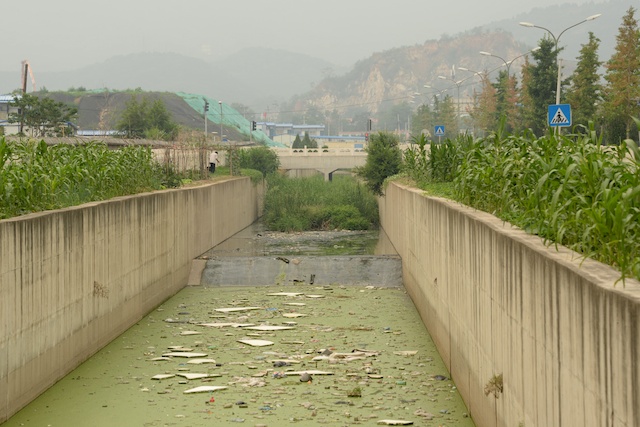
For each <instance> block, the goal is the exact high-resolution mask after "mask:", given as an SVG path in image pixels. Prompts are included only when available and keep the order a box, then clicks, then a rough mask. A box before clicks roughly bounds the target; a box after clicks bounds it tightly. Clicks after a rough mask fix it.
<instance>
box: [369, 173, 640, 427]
mask: <svg viewBox="0 0 640 427" xmlns="http://www.w3.org/2000/svg"><path fill="white" fill-rule="evenodd" d="M380 210H381V212H380V214H381V221H382V225H383V228H384V230H385V232H386V233H387V235H388V236H389V238H390V240H391V241H392V243H393V244H394V246H395V248H396V250H397V251H398V253H399V254H400V256H401V257H402V263H403V277H404V283H405V287H406V288H407V290H408V292H409V293H410V295H411V297H412V298H413V301H414V303H415V305H416V307H417V309H418V311H419V312H420V315H421V316H422V319H423V320H424V322H425V324H426V326H427V328H428V330H429V332H430V333H431V335H432V337H433V339H434V341H435V342H436V344H437V346H438V349H439V351H440V354H441V355H442V357H443V359H444V360H445V363H447V365H448V367H449V369H450V371H451V374H452V377H453V379H454V380H455V382H456V385H457V386H458V388H459V390H460V392H461V393H462V395H463V397H464V399H465V400H466V403H467V406H468V407H469V410H470V413H471V415H472V416H473V418H474V420H475V422H476V424H477V425H478V426H482V427H486V426H510V427H516V426H520V425H522V426H526V427H534V426H540V427H548V426H594V427H595V426H597V427H602V426H628V427H631V426H639V425H640V328H639V327H638V322H639V320H640V315H639V314H640V284H639V283H638V282H637V281H635V280H629V281H627V283H626V286H623V284H622V283H618V284H617V285H616V284H615V282H616V280H617V279H618V277H619V275H618V274H617V273H616V272H615V271H614V270H612V269H611V268H609V267H608V266H605V265H603V264H601V263H598V262H595V261H591V260H586V261H584V263H581V260H580V259H579V258H577V255H576V254H575V253H573V252H571V251H569V250H567V249H565V248H560V249H559V250H558V251H556V250H555V248H554V247H546V246H545V245H544V244H543V243H542V242H541V240H540V239H538V238H537V237H535V236H530V235H527V234H526V233H524V232H522V231H520V230H518V229H515V228H513V227H511V226H510V225H509V224H505V223H503V222H502V221H500V220H499V219H497V218H495V217H493V216H492V215H489V214H486V213H482V212H478V211H476V210H473V209H470V208H467V207H464V206H461V205H459V204H456V203H453V202H450V201H446V200H443V199H437V198H427V197H424V196H423V195H422V194H421V191H419V190H414V189H409V188H405V187H402V186H400V185H396V184H390V185H389V187H388V188H387V189H386V193H385V197H384V198H382V199H381V200H380ZM499 374H502V376H503V392H502V393H498V398H496V397H494V395H493V394H489V395H488V396H487V395H485V387H486V386H487V385H488V384H490V382H491V379H492V377H494V375H499Z"/></svg>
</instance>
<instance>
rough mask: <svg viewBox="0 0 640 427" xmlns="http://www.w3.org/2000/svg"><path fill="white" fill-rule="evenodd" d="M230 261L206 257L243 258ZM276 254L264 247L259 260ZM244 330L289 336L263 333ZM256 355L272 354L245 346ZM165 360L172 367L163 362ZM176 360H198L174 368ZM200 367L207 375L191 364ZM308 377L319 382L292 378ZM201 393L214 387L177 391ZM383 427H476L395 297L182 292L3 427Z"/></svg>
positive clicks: (342, 290) (350, 292)
mask: <svg viewBox="0 0 640 427" xmlns="http://www.w3.org/2000/svg"><path fill="white" fill-rule="evenodd" d="M247 232H248V233H249V235H251V234H261V236H256V237H267V238H266V239H263V242H262V243H265V242H267V241H270V239H273V241H274V242H275V241H277V240H279V241H280V243H279V244H278V245H276V246H280V247H283V246H284V247H288V248H289V249H287V250H292V248H293V250H294V251H295V250H297V249H295V248H300V246H298V245H297V244H296V243H295V241H297V240H304V241H305V242H307V243H304V245H307V244H309V245H310V246H313V245H311V244H310V243H309V240H308V239H303V238H302V236H299V237H295V238H294V237H293V236H291V235H289V236H282V238H280V239H278V238H277V236H275V235H268V233H265V232H264V230H262V231H260V232H258V233H256V232H255V230H249V231H247ZM351 237H352V238H353V236H351ZM312 240H313V239H312ZM321 240H322V239H321ZM356 240H357V239H356ZM365 240H366V239H365ZM336 242H338V241H337V240H332V241H329V242H325V243H326V245H328V246H330V247H331V250H333V249H340V248H333V246H334V245H335V246H342V244H340V243H336ZM229 244H231V243H229ZM326 245H325V246H326ZM252 246H255V245H253V244H252ZM375 246H376V245H375V244H374V245H373V247H374V248H375ZM265 247H267V248H271V249H264V248H265ZM236 249H238V247H237V246H235V247H230V248H227V249H225V250H221V249H220V248H218V249H217V250H218V251H219V252H218V253H217V255H213V252H211V251H210V252H211V253H209V254H207V255H205V256H219V255H221V254H222V253H223V252H226V251H227V250H230V251H231V252H232V253H233V252H236V253H238V252H243V251H244V250H236ZM272 249H273V246H272V245H270V244H267V245H266V246H265V245H263V246H262V249H259V250H262V251H266V252H268V253H271V250H272ZM304 251H306V249H305V250H304ZM304 251H303V252H304ZM248 252H251V251H248ZM287 253H290V252H287ZM304 253H305V254H306V253H307V252H304ZM228 309H232V310H228ZM204 324H208V326H205V325H204ZM239 324H242V325H244V326H239ZM249 324H251V325H263V326H268V327H271V326H285V327H288V328H290V329H282V330H266V331H262V330H254V329H249V328H250V327H249V326H246V325H249ZM267 329H270V328H267ZM241 340H242V341H244V342H241ZM257 343H261V344H266V343H269V344H268V345H265V346H253V345H252V344H257ZM172 350H173V353H174V354H176V355H174V356H165V357H163V355H166V354H167V353H169V352H171V351H172ZM185 353H187V354H188V353H201V354H200V355H199V356H197V357H193V358H187V357H181V355H185ZM158 358H160V359H158ZM197 359H200V361H202V359H208V360H206V362H208V363H201V364H196V363H191V362H193V361H194V360H197ZM309 370H312V371H318V372H317V373H316V372H311V378H310V379H309V378H306V377H302V376H301V374H300V372H305V371H309ZM187 374H204V375H206V377H204V378H199V379H187V378H185V377H184V376H185V375H187ZM157 375H167V376H168V378H166V379H154V377H155V376H157ZM301 380H304V381H301ZM201 386H213V387H224V388H221V389H217V390H215V391H205V392H201V393H188V394H187V393H185V391H187V390H190V389H193V388H196V387H201ZM381 420H392V421H406V422H412V423H413V425H422V426H445V425H446V426H473V422H472V420H471V419H470V418H469V417H468V414H467V409H466V408H465V406H464V403H463V402H462V400H461V398H460V396H459V394H458V392H457V390H456V387H455V384H454V383H453V382H452V381H451V380H450V379H449V373H448V372H447V371H446V369H445V367H444V364H443V362H442V360H441V359H440V356H439V355H438V353H437V351H436V350H435V346H434V345H433V342H432V341H431V338H430V337H429V335H428V333H427V331H426V330H425V328H424V326H423V325H422V323H421V321H420V318H419V316H418V314H417V312H416V310H415V308H414V306H413V304H412V302H411V300H410V298H409V297H408V296H407V295H406V293H405V292H404V290H403V289H402V288H375V287H370V286H369V287H367V286H362V287H361V286H348V287H347V286H340V285H339V284H336V285H332V286H324V287H315V286H312V285H288V286H263V287H224V288H221V287H210V288H201V287H191V288H186V289H184V290H182V291H181V292H179V293H178V294H177V295H176V296H174V297H173V298H171V299H170V300H168V301H167V302H165V303H164V304H162V305H161V306H160V307H158V308H157V309H156V310H154V311H153V312H151V313H150V314H149V315H147V316H146V317H145V318H144V319H143V320H141V321H140V322H139V323H138V324H136V325H135V326H133V327H132V328H130V329H129V330H128V331H126V332H125V333H124V334H122V335H121V336H120V337H118V338H117V339H116V340H114V341H113V342H112V343H111V344H109V345H108V346H107V347H105V348H104V349H103V350H102V351H100V352H99V353H97V354H96V355H95V356H94V357H92V358H91V359H90V360H88V361H87V362H85V363H84V364H82V365H81V366H80V367H79V368H77V369H76V370H74V371H73V372H72V373H70V374H69V375H67V376H66V377H65V378H64V379H62V380H61V381H59V382H58V383H57V384H56V385H54V386H53V387H51V388H50V389H49V390H48V391H47V392H45V393H44V394H43V395H41V396H40V397H39V398H38V399H36V400H35V401H34V402H33V403H31V404H30V405H29V406H27V407H26V408H24V409H23V410H22V411H20V412H19V413H18V414H16V415H15V416H13V417H12V418H11V419H10V420H9V421H7V422H6V423H5V424H3V427H5V426H7V427H9V426H11V427H13V426H211V425H215V426H234V425H238V424H243V425H249V426H261V425H262V426H283V425H293V424H297V425H300V426H316V425H317V426H319V425H323V426H326V425H328V426H351V425H376V424H377V423H378V422H380V421H381Z"/></svg>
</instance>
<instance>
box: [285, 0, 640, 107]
mask: <svg viewBox="0 0 640 427" xmlns="http://www.w3.org/2000/svg"><path fill="white" fill-rule="evenodd" d="M629 6H630V5H629V0H611V1H609V2H607V3H598V4H595V3H590V4H587V5H583V6H576V5H571V4H561V5H558V6H554V7H547V8H536V9H533V10H532V11H531V12H529V13H526V14H522V15H519V16H517V17H515V18H514V19H512V20H504V21H497V22H494V23H491V24H489V25H486V26H483V27H477V28H475V29H472V30H470V31H467V32H464V33H461V34H457V35H455V36H443V37H442V38H440V39H439V40H427V41H426V42H424V43H423V44H417V45H414V46H404V47H398V48H394V49H390V50H387V51H384V52H379V53H375V54H374V55H372V56H371V57H369V58H366V59H363V60H361V61H359V62H357V63H356V64H355V66H354V67H353V69H352V70H351V71H349V72H348V73H346V74H344V75H342V76H339V77H331V78H327V79H325V80H323V81H321V82H320V83H319V84H318V86H317V87H315V88H314V89H312V90H311V91H308V92H306V93H304V94H300V95H298V96H296V97H295V98H294V99H292V100H291V102H290V104H289V105H287V106H286V109H288V110H293V111H304V110H305V109H306V108H308V106H310V105H311V106H313V107H314V108H316V109H317V110H320V111H325V112H331V111H337V112H338V113H339V114H341V115H343V116H344V115H346V116H349V115H355V114H359V113H361V112H363V111H366V112H368V113H370V114H376V113H378V112H380V111H383V110H385V109H386V110H388V109H389V108H390V106H391V105H394V104H400V103H403V102H405V103H407V102H410V103H416V104H420V103H422V102H425V101H426V100H427V99H428V98H430V97H432V96H433V94H435V93H437V92H438V91H440V90H443V89H445V88H448V89H447V92H446V93H447V94H449V95H451V96H453V97H456V96H458V93H457V92H458V89H459V91H460V94H459V95H460V97H461V102H463V103H464V102H470V100H471V98H472V96H473V91H474V90H476V89H479V88H480V87H479V83H480V80H479V78H473V79H472V78H470V77H471V76H472V74H470V73H469V72H466V71H462V70H460V68H461V67H462V68H468V69H470V70H475V71H481V72H483V71H490V70H496V69H497V68H499V67H500V66H501V65H502V62H501V61H500V59H498V58H493V57H487V56H483V55H480V51H486V52H491V53H493V54H495V55H499V56H501V57H502V58H504V59H505V60H506V61H510V60H512V59H514V58H517V57H519V56H521V55H522V54H524V53H526V52H528V51H529V50H531V49H532V48H534V47H535V46H537V45H538V42H539V40H540V39H542V38H543V37H545V36H548V33H547V32H546V31H544V30H542V29H539V28H527V27H523V26H521V25H519V22H522V21H524V22H532V23H534V24H536V25H542V26H544V27H546V28H549V30H551V31H555V32H554V36H555V37H558V36H559V35H560V32H562V31H563V30H564V29H565V28H567V27H568V26H570V25H573V24H576V23H578V22H580V21H581V20H582V19H585V18H587V17H589V16H592V15H595V14H598V13H602V16H600V17H598V18H597V19H594V20H592V21H588V22H585V23H583V24H581V25H579V26H577V27H575V28H572V29H570V30H567V31H566V32H565V33H564V34H562V36H561V37H560V40H559V45H560V47H562V48H563V51H562V53H561V54H560V57H561V58H562V59H563V60H564V62H563V64H564V67H565V70H566V73H567V74H569V73H571V72H572V71H573V69H574V68H575V65H576V62H577V61H575V58H577V56H578V55H579V50H580V49H581V45H582V44H585V43H587V42H588V35H587V34H588V32H589V31H592V32H593V33H594V34H595V35H596V37H598V38H600V39H601V45H600V49H599V51H598V54H599V57H600V60H601V61H603V62H606V61H607V60H609V58H610V57H611V55H612V54H613V52H614V50H615V38H616V35H617V33H618V28H619V27H620V25H621V24H622V17H623V15H624V14H625V13H626V11H627V10H628V8H629ZM636 18H638V16H636ZM522 63H523V60H522V59H520V60H518V61H516V62H514V64H513V66H512V67H511V72H512V73H517V72H518V70H519V68H520V66H521V65H522ZM493 73H494V74H491V75H490V76H489V77H490V78H491V79H492V80H493V79H495V78H496V74H495V73H497V71H494V72H493ZM438 76H443V77H445V79H441V78H439V77H438ZM452 80H453V81H452ZM460 80H464V82H463V83H462V84H460V85H459V88H458V87H457V86H456V85H455V83H454V81H460ZM424 85H429V86H431V88H428V89H426V88H424Z"/></svg>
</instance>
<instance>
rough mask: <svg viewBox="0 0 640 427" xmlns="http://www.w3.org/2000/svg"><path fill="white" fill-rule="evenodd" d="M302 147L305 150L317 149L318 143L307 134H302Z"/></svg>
mask: <svg viewBox="0 0 640 427" xmlns="http://www.w3.org/2000/svg"><path fill="white" fill-rule="evenodd" d="M302 146H303V147H307V148H318V141H316V140H315V139H311V138H310V137H309V132H305V133H304V138H302Z"/></svg>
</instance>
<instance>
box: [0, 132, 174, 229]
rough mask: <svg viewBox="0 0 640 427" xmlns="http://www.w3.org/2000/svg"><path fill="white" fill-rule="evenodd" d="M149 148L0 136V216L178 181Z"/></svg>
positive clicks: (54, 207) (82, 201)
mask: <svg viewBox="0 0 640 427" xmlns="http://www.w3.org/2000/svg"><path fill="white" fill-rule="evenodd" d="M180 183H181V180H180V176H179V175H178V174H177V173H176V172H175V170H174V169H173V168H172V167H170V166H160V165H159V164H158V163H156V162H155V161H154V160H153V157H152V153H151V150H150V149H149V148H148V147H140V146H128V147H124V148H122V149H120V150H110V149H109V148H108V147H107V146H106V145H104V144H100V143H88V144H85V145H69V144H59V145H54V146H48V145H47V144H46V143H45V142H44V141H36V140H29V141H26V142H16V143H8V142H6V141H5V139H4V138H0V219H4V218H10V217H14V216H18V215H23V214H27V213H31V212H39V211H44V210H49V209H58V208H63V207H67V206H74V205H79V204H82V203H86V202H91V201H97V200H105V199H109V198H112V197H116V196H123V195H128V194H136V193H141V192H145V191H151V190H158V189H162V188H166V187H175V186H179V185H180Z"/></svg>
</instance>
